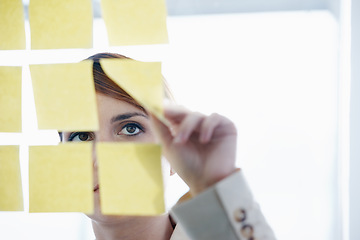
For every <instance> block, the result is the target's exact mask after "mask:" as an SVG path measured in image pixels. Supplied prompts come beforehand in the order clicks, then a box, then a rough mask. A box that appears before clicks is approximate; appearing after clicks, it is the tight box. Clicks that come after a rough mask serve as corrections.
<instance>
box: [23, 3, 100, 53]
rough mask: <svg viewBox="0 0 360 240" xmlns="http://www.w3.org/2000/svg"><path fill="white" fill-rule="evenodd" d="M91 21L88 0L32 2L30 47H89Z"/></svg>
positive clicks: (90, 44) (90, 9)
mask: <svg viewBox="0 0 360 240" xmlns="http://www.w3.org/2000/svg"><path fill="white" fill-rule="evenodd" d="M92 18H93V12H92V1H91V0H66V1H62V0H46V1H44V0H31V1H30V3H29V21H30V30H31V48H32V49H52V48H55V49H57V48H91V47H92Z"/></svg>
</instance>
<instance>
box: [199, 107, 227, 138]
mask: <svg viewBox="0 0 360 240" xmlns="http://www.w3.org/2000/svg"><path fill="white" fill-rule="evenodd" d="M222 120H223V117H222V116H221V115H219V114H217V113H213V114H211V115H210V116H208V117H206V118H205V119H204V121H203V122H202V124H201V127H200V134H199V141H200V142H201V143H208V142H209V141H210V140H211V138H212V136H213V134H214V131H215V129H216V128H217V127H218V126H220V125H221V122H222Z"/></svg>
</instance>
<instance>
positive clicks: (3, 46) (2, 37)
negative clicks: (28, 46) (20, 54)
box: [0, 0, 25, 50]
mask: <svg viewBox="0 0 360 240" xmlns="http://www.w3.org/2000/svg"><path fill="white" fill-rule="evenodd" d="M24 23H25V18H24V10H23V4H22V1H21V0H0V33H1V34H0V50H17V49H25V27H24Z"/></svg>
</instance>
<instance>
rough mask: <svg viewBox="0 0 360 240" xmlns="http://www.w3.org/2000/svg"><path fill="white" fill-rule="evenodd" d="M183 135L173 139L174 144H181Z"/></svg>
mask: <svg viewBox="0 0 360 240" xmlns="http://www.w3.org/2000/svg"><path fill="white" fill-rule="evenodd" d="M183 138H184V137H183V134H179V135H177V136H176V137H175V138H174V143H182V141H183Z"/></svg>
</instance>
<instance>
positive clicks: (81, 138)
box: [68, 132, 94, 142]
mask: <svg viewBox="0 0 360 240" xmlns="http://www.w3.org/2000/svg"><path fill="white" fill-rule="evenodd" d="M92 140H94V137H93V134H91V133H89V132H77V133H72V134H71V135H70V137H69V140H68V141H71V142H86V141H92Z"/></svg>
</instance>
